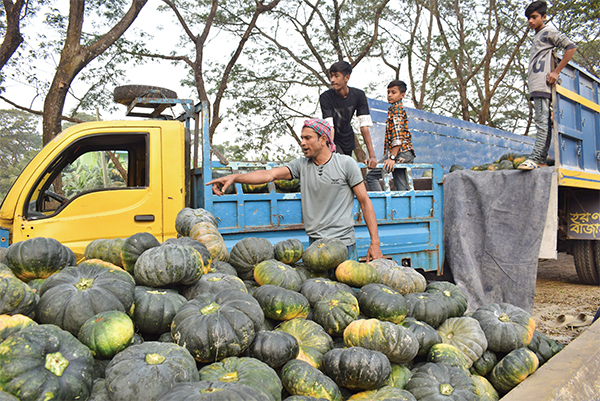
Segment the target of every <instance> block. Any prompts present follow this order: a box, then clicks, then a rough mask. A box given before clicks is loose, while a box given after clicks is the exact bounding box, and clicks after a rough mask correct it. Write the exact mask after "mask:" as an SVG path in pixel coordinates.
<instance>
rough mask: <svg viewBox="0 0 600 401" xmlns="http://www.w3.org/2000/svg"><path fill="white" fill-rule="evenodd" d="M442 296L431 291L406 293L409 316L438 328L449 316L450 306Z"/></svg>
mask: <svg viewBox="0 0 600 401" xmlns="http://www.w3.org/2000/svg"><path fill="white" fill-rule="evenodd" d="M442 297H443V296H442V295H441V294H438V293H429V292H413V293H410V294H406V296H405V299H406V304H407V306H408V316H410V317H414V318H415V319H417V320H420V321H422V322H425V323H427V324H428V325H430V326H431V327H435V328H437V327H438V326H439V325H440V324H442V322H443V321H444V320H446V319H447V318H448V308H447V307H446V302H445V301H444V299H443V298H442Z"/></svg>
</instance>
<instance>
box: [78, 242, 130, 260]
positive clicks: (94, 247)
mask: <svg viewBox="0 0 600 401" xmlns="http://www.w3.org/2000/svg"><path fill="white" fill-rule="evenodd" d="M124 243H125V240H124V239H123V238H113V239H97V240H94V241H92V242H90V243H89V244H87V246H86V247H85V251H84V256H85V258H86V260H91V259H100V260H103V261H105V262H109V263H112V264H113V265H115V266H119V267H123V261H122V260H121V250H122V248H123V244H124Z"/></svg>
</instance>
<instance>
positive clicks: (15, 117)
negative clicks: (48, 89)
mask: <svg viewBox="0 0 600 401" xmlns="http://www.w3.org/2000/svg"><path fill="white" fill-rule="evenodd" d="M38 123H39V119H38V118H37V117H36V116H34V115H32V114H29V113H26V112H24V111H19V110H0V197H1V198H2V199H4V196H5V195H6V193H7V192H8V190H9V189H10V187H11V186H12V184H13V182H14V181H15V180H16V179H17V177H18V176H19V174H20V173H21V171H22V170H23V169H24V168H25V166H27V164H28V163H29V161H30V160H31V159H32V158H33V156H35V154H36V153H37V151H39V150H40V149H41V146H42V137H41V135H40V133H39V132H38Z"/></svg>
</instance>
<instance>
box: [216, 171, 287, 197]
mask: <svg viewBox="0 0 600 401" xmlns="http://www.w3.org/2000/svg"><path fill="white" fill-rule="evenodd" d="M291 178H292V174H291V173H290V169H288V168H287V167H276V168H272V169H270V170H256V171H252V172H249V173H245V174H230V175H226V176H225V177H220V178H216V179H214V180H211V181H209V182H207V183H206V185H212V189H213V192H214V193H215V194H216V195H219V196H221V195H223V194H224V193H225V190H226V189H227V188H228V187H229V186H230V185H232V184H235V183H236V182H237V183H240V184H264V183H265V182H271V181H275V180H290V179H291Z"/></svg>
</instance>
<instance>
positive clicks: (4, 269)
mask: <svg viewBox="0 0 600 401" xmlns="http://www.w3.org/2000/svg"><path fill="white" fill-rule="evenodd" d="M2 249H5V248H2ZM0 277H14V278H17V276H15V274H14V273H13V271H12V270H10V267H8V266H6V265H5V264H4V263H0ZM35 280H37V279H35ZM31 281H33V280H31ZM28 284H29V283H28Z"/></svg>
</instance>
